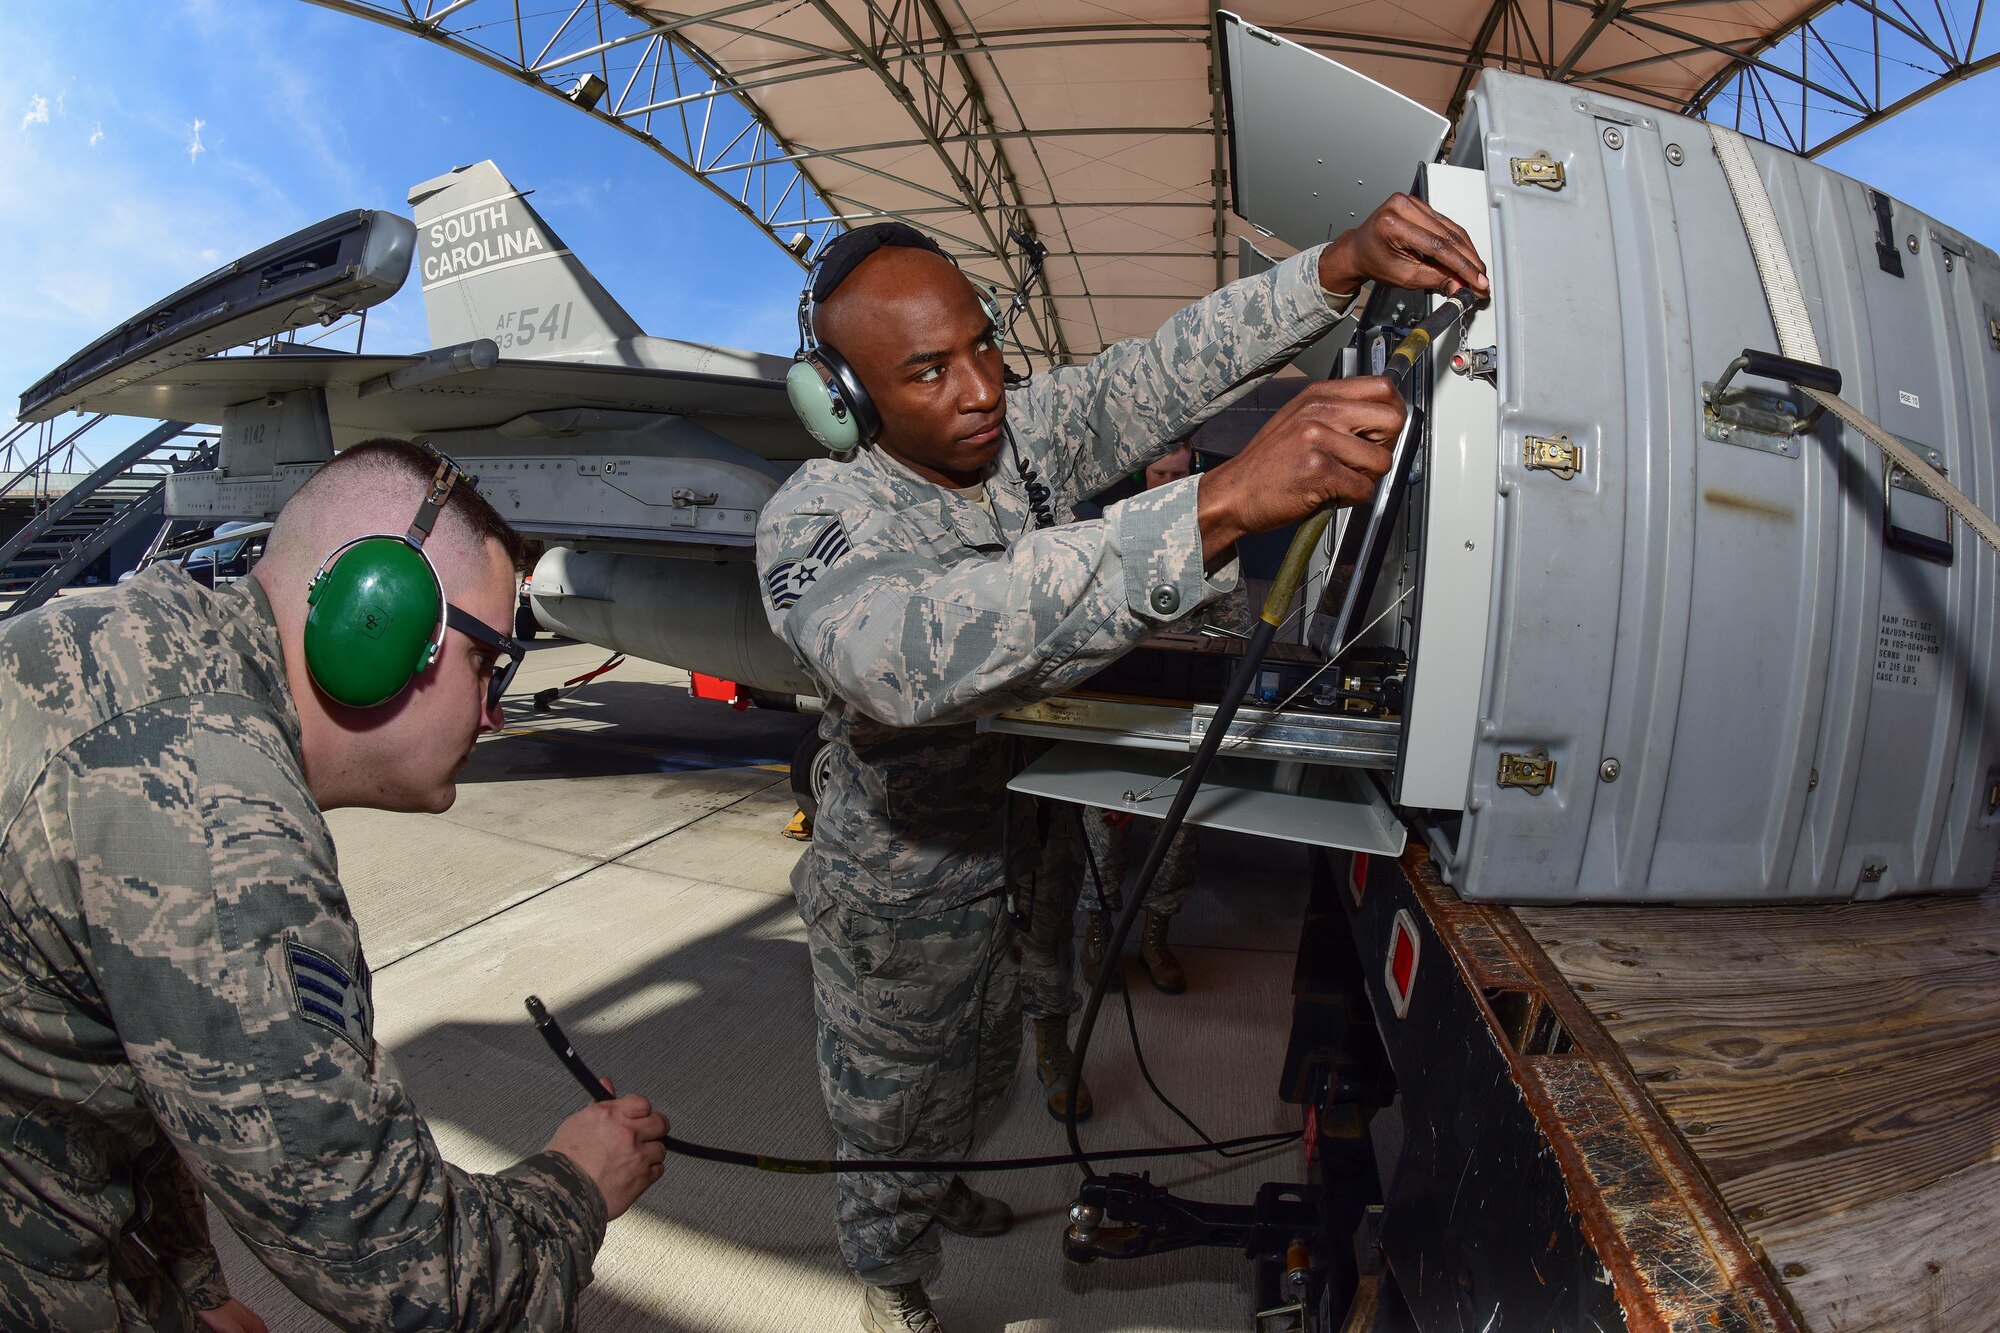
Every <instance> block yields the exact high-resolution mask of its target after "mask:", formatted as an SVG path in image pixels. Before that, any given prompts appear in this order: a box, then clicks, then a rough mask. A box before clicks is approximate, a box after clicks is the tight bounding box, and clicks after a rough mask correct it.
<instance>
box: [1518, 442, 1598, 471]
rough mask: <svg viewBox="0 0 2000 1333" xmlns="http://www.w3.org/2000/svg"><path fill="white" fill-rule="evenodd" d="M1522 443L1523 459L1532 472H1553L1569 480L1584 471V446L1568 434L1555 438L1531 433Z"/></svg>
mask: <svg viewBox="0 0 2000 1333" xmlns="http://www.w3.org/2000/svg"><path fill="white" fill-rule="evenodd" d="M1521 443H1522V454H1523V455H1524V457H1523V459H1522V461H1523V463H1525V464H1526V465H1527V468H1528V470H1529V471H1531V472H1553V473H1555V474H1556V475H1557V476H1558V477H1561V478H1562V479H1563V480H1564V481H1568V480H1570V479H1571V478H1572V477H1574V476H1576V474H1577V473H1579V472H1581V471H1583V446H1582V445H1580V444H1578V443H1576V442H1575V441H1574V440H1572V439H1570V437H1569V436H1568V435H1567V434H1564V435H1558V436H1555V437H1554V438H1553V439H1551V438H1547V437H1544V436H1541V435H1530V436H1528V437H1527V438H1526V439H1525V440H1523V441H1522V442H1521Z"/></svg>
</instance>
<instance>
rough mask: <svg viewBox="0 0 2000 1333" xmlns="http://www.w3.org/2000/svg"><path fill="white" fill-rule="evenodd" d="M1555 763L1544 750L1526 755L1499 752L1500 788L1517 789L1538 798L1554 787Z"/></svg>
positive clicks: (1535, 750)
mask: <svg viewBox="0 0 2000 1333" xmlns="http://www.w3.org/2000/svg"><path fill="white" fill-rule="evenodd" d="M1555 780H1556V761H1555V760H1553V759H1551V758H1549V752H1548V751H1547V750H1544V749H1539V748H1538V749H1534V750H1530V751H1529V752H1528V753H1526V754H1509V753H1508V752H1507V751H1505V750H1502V751H1501V752H1500V778H1499V783H1500V785H1501V786H1502V787H1519V788H1520V789H1521V790H1522V791H1525V792H1527V793H1528V794H1529V795H1531V796H1540V795H1541V794H1542V793H1543V792H1544V791H1545V790H1547V789H1548V788H1549V787H1551V786H1553V785H1555Z"/></svg>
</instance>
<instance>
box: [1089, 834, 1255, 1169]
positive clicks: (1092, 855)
mask: <svg viewBox="0 0 2000 1333" xmlns="http://www.w3.org/2000/svg"><path fill="white" fill-rule="evenodd" d="M1076 811H1077V821H1076V822H1077V824H1078V826H1079V827H1081V826H1082V824H1083V821H1084V818H1085V816H1084V813H1083V807H1082V806H1077V807H1076ZM1083 857H1084V862H1085V864H1086V865H1087V866H1088V868H1089V870H1090V882H1091V883H1092V884H1093V885H1095V886H1096V888H1097V901H1098V903H1099V905H1100V907H1102V906H1103V905H1104V904H1105V903H1107V902H1108V901H1109V895H1108V893H1107V891H1106V889H1105V887H1104V873H1103V872H1102V871H1101V870H1099V869H1098V867H1097V853H1096V852H1094V851H1092V850H1091V849H1090V835H1089V834H1088V833H1087V832H1086V833H1085V834H1084V835H1083ZM1113 910H1116V909H1115V908H1114V909H1113ZM1119 963H1122V960H1118V959H1113V958H1110V957H1106V958H1105V959H1104V963H1103V966H1105V967H1110V966H1112V965H1114V964H1119ZM1120 996H1121V998H1122V999H1123V1000H1124V1002H1125V1030H1126V1031H1127V1032H1128V1033H1130V1034H1131V1038H1132V1056H1133V1059H1134V1060H1136V1061H1137V1062H1138V1065H1139V1077H1141V1078H1143V1079H1145V1080H1146V1086H1147V1087H1148V1088H1151V1089H1152V1091H1153V1096H1154V1097H1155V1098H1157V1099H1158V1100H1159V1103H1160V1105H1162V1106H1164V1107H1166V1108H1167V1109H1168V1110H1169V1111H1172V1112H1173V1113H1174V1117H1175V1118H1176V1119H1177V1120H1179V1121H1180V1122H1181V1123H1182V1124H1183V1125H1186V1126H1187V1127H1188V1128H1189V1129H1191V1130H1193V1131H1194V1133H1195V1136H1196V1137H1197V1138H1199V1139H1200V1140H1201V1141H1202V1142H1203V1143H1208V1144H1213V1143H1214V1142H1215V1139H1214V1137H1213V1136H1212V1135H1210V1134H1209V1132H1208V1131H1207V1130H1205V1129H1203V1128H1202V1127H1201V1126H1200V1125H1198V1124H1196V1123H1195V1122H1194V1118H1193V1117H1192V1116H1190V1115H1189V1114H1188V1113H1187V1112H1186V1111H1183V1110H1182V1109H1181V1108H1180V1107H1179V1106H1177V1105H1175V1103H1174V1099H1173V1098H1171V1097H1169V1096H1167V1094H1166V1093H1165V1092H1164V1091H1162V1090H1161V1088H1160V1085H1159V1083H1157V1082H1156V1081H1155V1080H1154V1078H1153V1071H1152V1070H1151V1069H1150V1068H1148V1067H1147V1064H1146V1051H1145V1048H1144V1047H1143V1046H1141V1045H1140V1042H1139V1016H1138V1014H1137V1012H1136V1011H1135V1010H1134V1009H1133V1008H1132V988H1131V987H1130V986H1127V987H1125V988H1124V989H1123V990H1122V991H1121V992H1120ZM1251 1151H1253V1152H1254V1151H1256V1150H1255V1149H1252V1150H1251ZM1218 1155H1219V1156H1222V1157H1239V1156H1242V1153H1240V1152H1230V1151H1226V1150H1225V1151H1222V1152H1220V1153H1219V1154H1218Z"/></svg>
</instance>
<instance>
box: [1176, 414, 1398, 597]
mask: <svg viewBox="0 0 2000 1333" xmlns="http://www.w3.org/2000/svg"><path fill="white" fill-rule="evenodd" d="M1404 412H1405V409H1404V406H1403V399H1402V395H1400V394H1398V393H1397V392H1396V390H1395V389H1394V388H1393V387H1392V386H1391V385H1390V383H1389V381H1388V380H1386V379H1384V378H1382V377H1381V376H1379V375H1374V376H1369V377H1368V378H1366V379H1348V380H1321V381H1319V382H1317V383H1314V384H1309V385H1307V386H1306V388H1305V391H1304V392H1303V393H1301V394H1300V395H1299V396H1298V397H1296V398H1294V399H1292V401H1290V402H1289V403H1286V404H1285V405H1284V406H1283V407H1281V408H1279V409H1278V411H1277V412H1276V413H1275V414H1273V415H1272V417H1271V420H1270V421H1269V423H1267V424H1266V425H1265V427H1264V429H1262V430H1260V431H1258V432H1257V434H1256V435H1255V436H1254V437H1252V439H1251V441H1250V443H1248V444H1246V445H1244V446H1243V450H1242V452H1241V453H1239V454H1237V455H1236V457H1234V458H1232V459H1230V460H1229V461H1228V462H1227V463H1224V464H1222V465H1221V466H1220V467H1218V468H1216V469H1215V470H1214V471H1212V472H1208V473H1205V474H1203V476H1202V479H1201V489H1200V491H1199V492H1197V494H1196V498H1195V504H1196V514H1197V517H1198V520H1199V522H1200V524H1201V552H1202V556H1203V558H1204V559H1205V560H1206V561H1207V562H1208V563H1209V564H1211V565H1213V564H1215V563H1217V562H1218V561H1220V560H1222V559H1223V558H1225V557H1226V555H1227V553H1228V551H1229V548H1230V547H1231V546H1233V545H1235V544H1236V540H1237V539H1238V538H1239V537H1246V536H1248V535H1249V534H1251V533H1253V532H1269V531H1271V530H1272V529H1273V528H1282V527H1284V526H1285V525H1286V524H1287V523H1296V522H1297V521H1298V520H1300V519H1302V518H1304V517H1305V516H1306V515H1308V514H1310V513H1312V512H1313V511H1314V510H1316V509H1319V508H1320V507H1321V506H1323V505H1327V504H1336V503H1337V504H1358V503H1360V502H1361V501H1363V500H1366V499H1367V498H1368V497H1369V496H1371V495H1373V494H1374V493H1375V480H1376V478H1378V477H1380V476H1381V475H1382V474H1383V473H1385V472H1387V471H1388V470H1389V464H1390V462H1391V461H1392V460H1393V457H1394V455H1393V454H1392V453H1391V450H1390V446H1391V445H1393V444H1394V443H1395V440H1396V436H1397V434H1398V433H1399V432H1401V430H1402V429H1403V416H1404Z"/></svg>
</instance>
